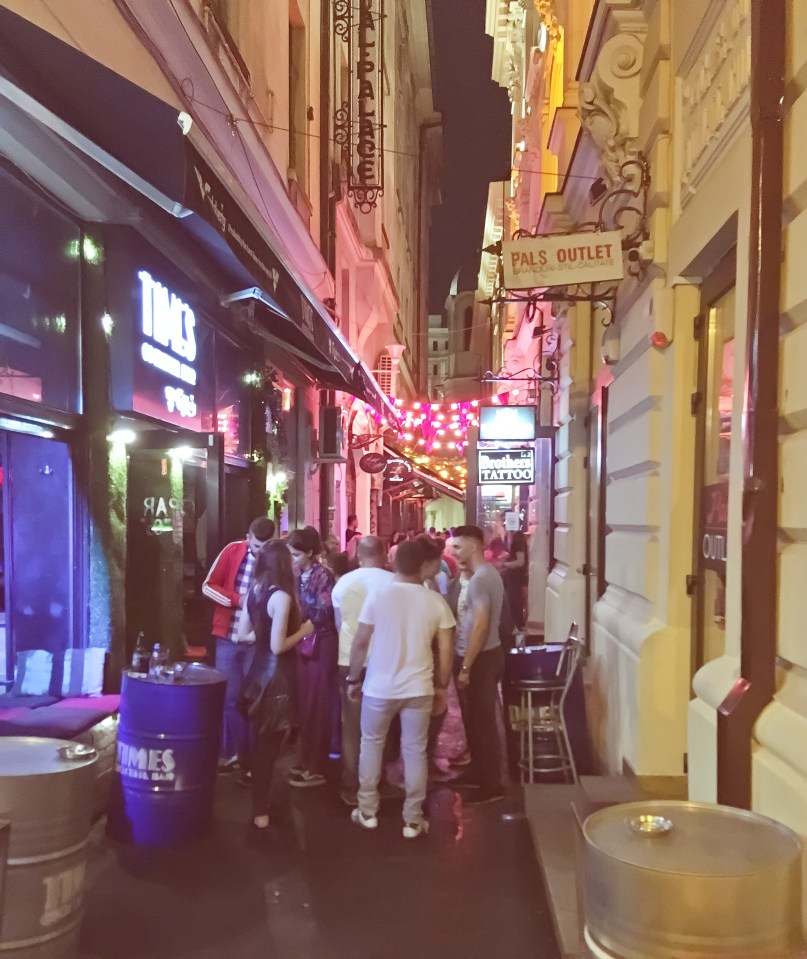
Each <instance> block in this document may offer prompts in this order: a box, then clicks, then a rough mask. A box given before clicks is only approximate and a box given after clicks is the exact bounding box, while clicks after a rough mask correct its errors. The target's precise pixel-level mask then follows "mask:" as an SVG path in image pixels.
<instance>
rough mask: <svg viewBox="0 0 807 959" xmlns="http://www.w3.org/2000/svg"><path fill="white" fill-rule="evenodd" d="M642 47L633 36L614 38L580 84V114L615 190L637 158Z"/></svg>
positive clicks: (610, 184) (604, 47) (637, 38)
mask: <svg viewBox="0 0 807 959" xmlns="http://www.w3.org/2000/svg"><path fill="white" fill-rule="evenodd" d="M643 46H644V45H643V43H642V40H641V39H640V38H639V37H638V36H635V35H634V34H625V33H623V34H618V35H617V36H615V37H612V38H611V39H610V40H609V41H608V42H607V43H606V44H604V46H603V48H602V50H601V51H600V55H599V56H598V58H597V64H596V66H595V68H594V71H593V73H592V75H591V79H590V80H589V82H588V83H582V84H581V85H580V105H579V106H578V113H579V115H580V119H581V122H582V124H583V127H584V128H585V129H586V130H587V131H588V133H589V135H590V136H591V138H592V140H593V141H594V143H595V144H596V146H597V149H598V151H599V153H600V157H601V160H602V165H603V170H604V172H605V178H606V180H607V181H608V184H609V186H612V187H613V186H616V185H617V184H618V183H619V182H620V170H621V169H622V165H623V164H624V163H625V161H626V160H630V159H632V158H633V157H635V156H636V150H635V148H634V145H633V144H634V141H635V139H636V135H637V133H638V121H639V106H640V90H639V81H640V76H639V75H640V73H641V69H642V52H643Z"/></svg>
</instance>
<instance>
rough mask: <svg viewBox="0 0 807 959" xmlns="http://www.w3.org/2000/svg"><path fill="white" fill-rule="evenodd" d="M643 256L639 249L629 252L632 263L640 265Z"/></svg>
mask: <svg viewBox="0 0 807 959" xmlns="http://www.w3.org/2000/svg"><path fill="white" fill-rule="evenodd" d="M641 258H642V254H641V251H640V250H638V249H633V250H628V259H629V260H630V261H631V263H638V262H639V260H641Z"/></svg>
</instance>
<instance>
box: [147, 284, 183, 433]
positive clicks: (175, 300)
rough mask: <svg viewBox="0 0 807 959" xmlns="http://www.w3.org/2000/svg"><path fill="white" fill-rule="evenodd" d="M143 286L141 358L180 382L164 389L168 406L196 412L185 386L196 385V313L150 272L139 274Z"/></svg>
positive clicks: (173, 410)
mask: <svg viewBox="0 0 807 959" xmlns="http://www.w3.org/2000/svg"><path fill="white" fill-rule="evenodd" d="M137 277H138V279H139V280H140V284H141V289H142V300H141V303H142V307H141V324H140V333H141V335H142V340H141V343H140V358H141V359H142V360H143V362H144V363H146V364H147V365H148V366H151V367H154V368H155V369H157V370H160V371H161V372H163V373H166V374H167V375H168V376H170V377H171V378H172V379H174V380H176V381H178V384H179V385H177V384H174V383H171V384H169V385H166V386H165V388H164V390H163V398H164V401H165V408H166V410H167V411H168V412H169V413H178V414H179V415H180V416H181V417H182V418H184V419H193V418H194V417H195V416H196V413H197V407H196V399H195V396H194V394H193V392H191V391H187V390H186V389H185V387H186V386H190V387H194V386H196V367H195V366H194V365H193V364H194V362H195V360H196V353H197V349H196V317H195V316H194V313H193V310H192V309H191V308H190V307H189V306H188V304H187V303H185V302H184V301H183V300H181V299H180V298H179V297H178V296H177V295H176V294H175V293H172V292H171V291H170V290H169V289H168V288H167V287H165V286H163V284H162V283H159V282H158V281H157V280H155V279H154V278H153V277H152V276H151V274H150V273H148V272H146V271H145V270H140V272H139V273H138V274H137Z"/></svg>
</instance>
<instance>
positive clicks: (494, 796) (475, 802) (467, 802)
mask: <svg viewBox="0 0 807 959" xmlns="http://www.w3.org/2000/svg"><path fill="white" fill-rule="evenodd" d="M503 799H504V793H503V792H492V793H490V792H483V791H482V790H479V791H478V792H475V793H472V794H471V795H470V796H469V797H468V798H467V799H463V801H462V802H463V805H464V806H487V805H489V804H490V803H494V802H501V801H502V800H503Z"/></svg>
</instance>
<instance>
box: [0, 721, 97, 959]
mask: <svg viewBox="0 0 807 959" xmlns="http://www.w3.org/2000/svg"><path fill="white" fill-rule="evenodd" d="M96 758H97V756H96V752H95V750H94V749H91V748H88V747H86V746H80V745H79V744H77V743H71V742H66V741H64V740H60V739H39V738H35V737H33V736H20V737H16V736H15V737H8V738H0V819H5V820H9V821H10V824H11V828H10V832H9V842H8V853H7V860H6V869H5V877H4V886H5V888H4V895H3V902H2V912H1V913H0V957H2V959H7V957H8V959H72V957H74V956H76V954H77V953H76V950H77V945H78V932H79V924H80V922H81V913H82V902H83V898H84V875H85V871H86V865H87V839H88V836H89V833H90V825H91V816H92V808H93V791H94V788H95V770H94V769H93V766H94V764H95V762H96Z"/></svg>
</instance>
